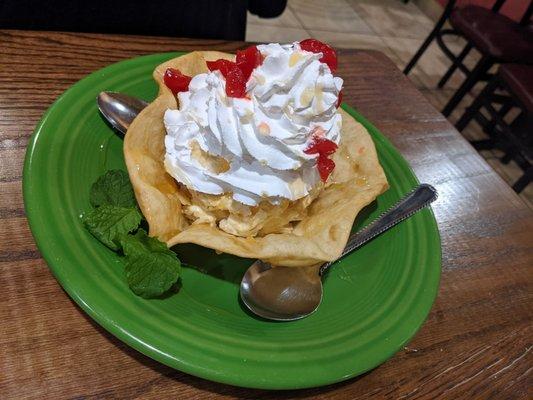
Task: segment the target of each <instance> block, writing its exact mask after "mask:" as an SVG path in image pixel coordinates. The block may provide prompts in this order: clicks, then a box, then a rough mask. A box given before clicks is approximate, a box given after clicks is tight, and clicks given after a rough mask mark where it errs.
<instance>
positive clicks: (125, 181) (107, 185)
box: [89, 169, 137, 207]
mask: <svg viewBox="0 0 533 400" xmlns="http://www.w3.org/2000/svg"><path fill="white" fill-rule="evenodd" d="M89 201H90V202H91V205H92V206H93V207H100V206H103V205H110V206H118V207H137V202H136V201H135V194H134V193H133V187H132V186H131V183H130V179H129V176H128V173H127V172H125V171H122V170H120V169H115V170H111V171H107V172H106V173H105V174H104V175H102V176H101V177H100V178H98V180H97V181H96V182H94V183H93V185H92V186H91V191H90V193H89Z"/></svg>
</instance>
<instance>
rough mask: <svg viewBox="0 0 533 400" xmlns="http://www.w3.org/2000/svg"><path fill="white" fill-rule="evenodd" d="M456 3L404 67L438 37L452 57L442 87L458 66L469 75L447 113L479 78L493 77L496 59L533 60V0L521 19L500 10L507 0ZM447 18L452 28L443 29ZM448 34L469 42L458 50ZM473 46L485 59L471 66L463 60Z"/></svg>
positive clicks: (418, 56)
mask: <svg viewBox="0 0 533 400" xmlns="http://www.w3.org/2000/svg"><path fill="white" fill-rule="evenodd" d="M455 3H456V1H455V0H452V1H449V2H448V4H447V5H446V7H445V9H444V12H443V14H442V15H441V17H440V19H439V21H438V22H437V24H436V25H435V27H434V28H433V30H432V31H431V33H430V34H429V36H428V37H427V38H426V40H425V41H424V43H423V44H422V46H420V48H419V49H418V51H417V52H416V54H415V55H414V56H413V58H412V59H411V61H409V63H408V64H407V66H406V67H405V69H404V71H403V72H404V74H408V73H409V71H411V69H412V68H413V67H414V66H415V64H416V63H417V62H418V60H419V59H420V57H421V56H422V54H424V52H425V51H426V49H427V48H428V46H429V45H430V44H431V42H432V41H433V40H434V39H435V40H436V41H437V44H438V45H439V47H440V48H441V49H442V51H443V52H444V54H445V55H446V56H447V57H448V58H449V59H450V60H451V61H452V65H451V66H450V68H449V69H448V71H447V72H446V73H445V74H444V76H443V77H442V79H441V80H440V81H439V83H438V87H439V88H441V87H443V86H444V85H445V84H446V82H447V81H448V79H449V78H450V77H451V76H452V74H453V73H454V72H455V71H456V70H457V69H459V70H461V71H462V72H463V73H465V75H466V79H465V81H464V82H463V83H462V85H461V86H460V87H459V89H458V90H457V91H456V92H455V94H454V95H453V96H452V98H451V99H450V100H449V101H448V103H447V104H446V106H445V107H444V109H443V111H442V113H443V114H444V115H445V116H446V117H447V116H449V115H450V114H451V113H452V111H453V110H454V109H455V107H456V106H457V105H458V104H459V102H460V101H461V100H462V99H463V97H464V96H465V95H466V94H467V93H468V92H469V91H470V90H471V89H472V87H473V86H474V85H475V84H476V83H477V82H479V81H483V80H488V79H489V78H490V76H489V75H488V71H489V69H490V68H491V67H492V66H493V65H494V64H495V63H522V64H533V29H532V27H531V25H530V19H531V15H532V14H533V1H531V0H530V1H529V4H528V7H527V10H526V12H525V13H524V15H523V17H522V19H521V20H520V22H519V23H517V22H515V21H513V20H511V19H510V18H507V17H506V16H504V15H501V14H498V11H499V10H500V8H501V7H502V6H503V4H504V3H505V0H497V1H495V3H494V5H493V7H492V8H491V9H486V8H483V7H478V6H466V7H463V8H455ZM447 21H448V22H449V23H450V24H451V26H452V29H443V27H444V25H445V23H446V22H447ZM447 35H460V36H463V37H464V38H465V39H466V41H467V44H466V45H465V47H464V48H463V50H462V51H461V52H460V53H459V54H454V53H453V52H452V51H451V50H450V49H449V48H448V47H447V46H446V44H445V43H444V41H443V37H444V36H447ZM473 48H476V49H477V50H478V51H479V52H480V53H481V59H480V60H479V61H478V63H477V64H476V66H475V67H474V68H473V69H472V70H470V69H468V67H466V66H465V65H464V64H463V60H464V59H465V57H466V56H467V55H468V54H469V52H470V51H471V50H472V49H473Z"/></svg>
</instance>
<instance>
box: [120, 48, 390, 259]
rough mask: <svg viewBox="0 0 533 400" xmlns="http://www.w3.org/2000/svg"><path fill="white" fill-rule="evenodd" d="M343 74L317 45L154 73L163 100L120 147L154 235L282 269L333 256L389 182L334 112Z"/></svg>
mask: <svg viewBox="0 0 533 400" xmlns="http://www.w3.org/2000/svg"><path fill="white" fill-rule="evenodd" d="M336 66H337V60H336V56H335V53H334V51H333V50H332V49H331V48H330V47H329V46H327V45H325V44H323V43H321V42H318V41H316V40H313V39H309V40H306V41H302V42H299V43H293V44H290V45H279V44H268V45H258V46H252V47H250V48H248V49H246V50H244V51H241V52H238V53H237V56H234V55H231V54H226V53H220V52H192V53H189V54H187V55H184V56H181V57H178V58H175V59H173V60H170V61H168V62H166V63H164V64H162V65H160V66H158V67H157V68H156V69H155V71H154V74H153V76H154V79H155V80H156V82H157V83H158V85H159V95H158V97H157V98H156V100H154V102H153V103H151V104H150V105H149V106H148V107H147V108H146V109H145V110H143V111H142V112H141V114H140V115H139V116H138V117H137V118H136V119H135V121H134V122H133V123H132V125H131V126H130V129H129V130H128V132H127V134H126V137H125V142H124V154H125V159H126V164H127V167H128V172H129V175H130V179H131V182H132V184H133V187H134V190H135V195H136V197H137V200H138V203H139V206H140V208H141V210H142V212H143V214H144V215H145V217H146V219H147V221H148V223H149V227H150V235H151V236H157V237H158V238H159V239H161V240H163V241H165V242H166V243H167V245H169V246H172V245H174V244H178V243H187V242H190V243H196V244H199V245H202V246H205V247H209V248H212V249H215V250H217V251H220V252H227V253H231V254H235V255H238V256H242V257H250V258H259V259H262V260H265V261H269V262H272V263H273V264H278V265H286V266H306V265H313V264H318V263H322V262H324V261H329V260H333V259H335V258H336V257H338V255H339V254H340V252H341V251H342V249H343V247H344V245H345V243H346V240H347V238H348V235H349V233H350V230H351V226H352V224H353V221H354V219H355V216H356V215H357V213H358V212H359V210H360V209H361V208H362V207H364V206H365V205H366V204H368V203H370V202H371V201H373V200H374V199H375V198H376V196H377V195H379V194H380V193H382V192H383V191H385V190H386V188H387V181H386V178H385V175H384V173H383V170H382V168H381V166H380V165H379V161H378V159H377V155H376V151H375V148H374V144H373V142H372V139H371V138H370V136H369V135H368V133H367V132H366V130H365V129H364V128H363V127H362V126H361V125H360V124H359V123H357V122H356V121H355V120H353V118H352V117H350V116H349V115H347V114H346V113H345V112H344V111H343V110H342V109H340V108H338V106H339V104H340V97H341V96H342V92H341V90H342V79H340V78H338V77H335V76H334V73H335V69H336Z"/></svg>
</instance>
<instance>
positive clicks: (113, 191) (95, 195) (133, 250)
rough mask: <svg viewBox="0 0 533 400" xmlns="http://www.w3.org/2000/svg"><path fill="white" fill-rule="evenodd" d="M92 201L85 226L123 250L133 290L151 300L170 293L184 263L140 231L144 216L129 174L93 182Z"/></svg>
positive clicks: (116, 173) (110, 173)
mask: <svg viewBox="0 0 533 400" xmlns="http://www.w3.org/2000/svg"><path fill="white" fill-rule="evenodd" d="M89 200H90V203H91V204H92V205H93V207H95V208H94V209H92V210H91V211H89V212H88V213H87V214H86V215H85V216H84V217H83V224H84V225H85V227H86V228H87V230H88V231H89V232H90V233H91V234H92V235H93V236H94V237H95V238H96V239H98V240H99V241H100V242H101V243H102V244H104V245H106V246H107V247H109V248H110V249H111V250H113V251H116V252H120V251H121V250H122V253H123V254H124V257H123V258H122V261H123V263H124V265H125V274H126V281H127V283H128V285H129V287H130V289H131V290H132V291H133V292H134V293H135V294H136V295H138V296H141V297H144V298H147V299H149V298H154V297H160V296H161V295H163V294H165V293H166V292H168V291H169V290H170V289H171V288H172V287H173V286H174V284H175V283H176V282H177V281H178V279H179V277H180V273H181V263H180V261H179V259H178V258H177V257H176V254H175V253H174V252H172V251H170V250H169V249H168V248H167V245H166V244H165V243H164V242H161V241H159V240H158V239H157V238H152V237H149V236H148V235H147V233H146V232H145V231H144V230H143V229H139V225H140V223H141V220H142V214H141V213H140V211H139V208H138V206H137V202H136V200H135V194H134V192H133V187H132V186H131V183H130V181H129V178H128V174H127V173H126V172H124V171H121V170H112V171H107V172H106V173H105V174H104V175H102V176H101V177H100V178H98V180H97V181H96V182H95V183H93V185H92V187H91V190H90V195H89Z"/></svg>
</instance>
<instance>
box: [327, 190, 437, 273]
mask: <svg viewBox="0 0 533 400" xmlns="http://www.w3.org/2000/svg"><path fill="white" fill-rule="evenodd" d="M436 199H437V190H436V189H435V188H434V187H433V186H431V185H428V184H427V183H422V184H421V185H419V186H417V187H416V188H415V189H414V190H413V191H412V192H411V193H409V194H408V195H406V196H405V197H404V198H402V199H401V200H400V201H398V203H396V204H395V205H394V206H392V207H391V208H390V209H389V210H388V211H385V212H384V213H383V214H381V216H379V217H378V218H377V219H375V220H374V221H373V222H372V223H370V224H369V225H367V226H366V227H364V228H363V229H361V230H360V231H359V232H357V233H355V234H352V235H351V236H350V238H349V239H348V243H347V244H346V247H345V248H344V251H343V252H342V254H341V256H340V257H339V258H338V259H340V258H342V257H344V256H345V255H347V254H349V253H351V252H352V251H354V250H356V249H358V248H359V247H361V246H362V245H363V244H365V243H367V242H369V241H370V240H372V239H374V238H375V237H376V236H379V235H380V234H382V233H383V232H385V231H388V230H389V229H390V228H392V227H393V226H395V225H396V224H398V223H400V222H402V221H403V220H405V219H407V218H409V217H410V216H412V215H413V214H415V213H416V212H417V211H419V210H421V209H423V208H425V207H427V206H428V205H429V204H431V203H432V202H433V201H435V200H436ZM334 262H335V261H330V262H327V263H325V264H323V265H322V266H321V267H320V271H319V273H320V275H322V274H323V273H324V272H325V271H326V270H327V269H328V268H329V267H330V266H331V265H332V264H333V263H334Z"/></svg>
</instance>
